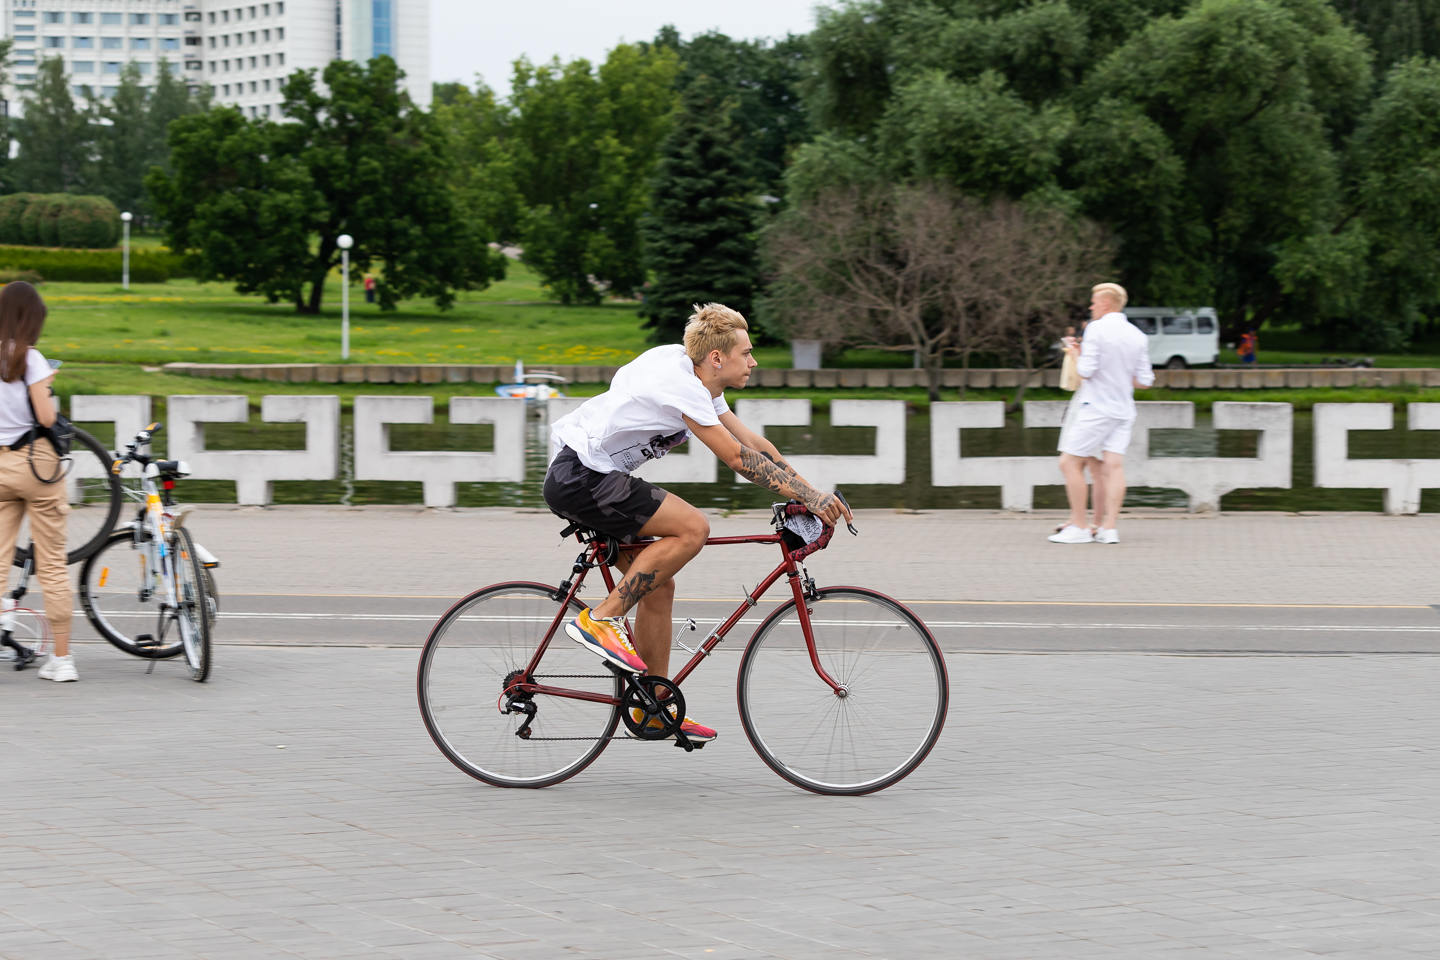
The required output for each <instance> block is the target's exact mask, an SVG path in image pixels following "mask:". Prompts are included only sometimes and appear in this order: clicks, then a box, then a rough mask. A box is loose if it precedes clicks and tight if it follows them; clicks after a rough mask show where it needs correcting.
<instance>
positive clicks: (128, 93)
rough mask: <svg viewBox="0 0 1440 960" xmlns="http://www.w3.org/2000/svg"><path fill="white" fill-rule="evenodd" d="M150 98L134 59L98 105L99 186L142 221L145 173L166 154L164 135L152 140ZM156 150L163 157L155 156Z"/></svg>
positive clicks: (144, 198) (103, 191)
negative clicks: (147, 120) (148, 117)
mask: <svg viewBox="0 0 1440 960" xmlns="http://www.w3.org/2000/svg"><path fill="white" fill-rule="evenodd" d="M148 100H149V97H148V96H147V94H146V91H145V88H144V87H142V86H141V85H140V68H139V67H138V66H137V65H136V64H135V62H134V61H133V60H132V61H131V62H129V63H127V64H125V69H124V70H122V71H121V73H120V84H119V86H118V87H117V88H116V90H115V93H114V95H113V96H111V97H110V99H109V100H106V101H102V102H100V103H98V104H97V105H96V113H98V114H99V116H100V123H99V124H98V125H97V126H96V128H95V141H96V142H95V147H96V151H95V152H96V157H95V166H96V173H97V176H96V178H95V179H96V186H97V188H98V189H99V191H100V193H102V194H104V195H105V196H106V197H109V198H110V202H112V203H114V204H115V206H116V207H117V208H119V209H120V210H124V211H128V212H130V213H131V214H133V215H134V216H135V217H137V218H139V219H140V220H142V221H143V219H144V212H145V207H146V206H147V204H146V202H145V201H146V197H145V173H146V171H147V170H149V169H150V164H151V163H152V162H157V161H158V159H161V158H163V157H164V155H165V154H166V149H165V139H164V137H163V136H162V137H161V138H160V140H159V142H158V143H157V142H155V141H152V140H151V133H150V130H149V129H147V127H148V124H147V123H146V117H147V115H148V112H149V106H150V105H149V103H148V102H147V101H148ZM157 151H158V152H159V153H160V158H156V157H155V154H156V152H157ZM137 226H138V224H137Z"/></svg>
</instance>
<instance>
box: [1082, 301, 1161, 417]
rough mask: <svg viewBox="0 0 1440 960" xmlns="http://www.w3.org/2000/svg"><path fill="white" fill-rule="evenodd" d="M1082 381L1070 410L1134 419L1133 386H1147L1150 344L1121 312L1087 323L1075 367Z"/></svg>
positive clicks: (1150, 379) (1150, 372)
mask: <svg viewBox="0 0 1440 960" xmlns="http://www.w3.org/2000/svg"><path fill="white" fill-rule="evenodd" d="M1075 367H1076V369H1077V370H1079V371H1080V376H1082V377H1084V378H1085V379H1084V380H1082V381H1081V383H1080V389H1079V390H1076V391H1075V399H1074V400H1073V401H1072V405H1073V406H1072V409H1073V408H1080V409H1085V408H1088V409H1089V410H1091V411H1093V412H1095V413H1098V414H1100V415H1101V416H1103V417H1114V418H1115V419H1117V420H1129V419H1133V418H1134V416H1135V384H1136V383H1139V384H1140V385H1141V386H1146V387H1148V386H1150V384H1152V383H1154V382H1155V373H1154V371H1153V370H1151V369H1150V344H1149V342H1148V341H1146V339H1145V334H1143V333H1141V332H1140V331H1139V330H1138V329H1137V328H1136V327H1135V325H1134V324H1132V323H1131V322H1130V321H1129V320H1127V319H1125V314H1123V313H1107V314H1105V315H1104V316H1103V317H1100V318H1099V319H1098V320H1091V321H1090V325H1089V326H1087V327H1086V328H1085V336H1084V338H1083V339H1082V340H1081V341H1080V359H1079V361H1078V362H1077V363H1076V364H1075Z"/></svg>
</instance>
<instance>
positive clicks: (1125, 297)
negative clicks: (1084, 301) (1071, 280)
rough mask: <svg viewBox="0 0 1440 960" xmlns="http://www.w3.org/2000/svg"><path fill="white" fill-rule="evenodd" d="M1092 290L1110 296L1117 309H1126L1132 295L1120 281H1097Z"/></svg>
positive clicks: (1093, 292)
mask: <svg viewBox="0 0 1440 960" xmlns="http://www.w3.org/2000/svg"><path fill="white" fill-rule="evenodd" d="M1090 292H1091V293H1092V294H1095V293H1098V294H1101V295H1102V296H1106V297H1109V298H1110V302H1111V303H1113V304H1115V309H1116V310H1124V309H1125V304H1127V303H1129V302H1130V295H1129V294H1128V293H1126V292H1125V288H1124V287H1122V286H1120V284H1118V283H1097V284H1095V286H1093V287H1091V288H1090Z"/></svg>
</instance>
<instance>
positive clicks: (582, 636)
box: [565, 607, 645, 673]
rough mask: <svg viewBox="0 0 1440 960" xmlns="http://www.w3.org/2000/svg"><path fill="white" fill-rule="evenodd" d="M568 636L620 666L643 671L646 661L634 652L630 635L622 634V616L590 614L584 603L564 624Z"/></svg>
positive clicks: (623, 628)
mask: <svg viewBox="0 0 1440 960" xmlns="http://www.w3.org/2000/svg"><path fill="white" fill-rule="evenodd" d="M565 632H566V633H567V634H569V636H570V639H571V640H574V641H575V642H576V643H578V644H580V646H582V647H588V648H589V649H590V650H592V651H594V652H595V653H597V654H599V655H600V656H602V657H604V658H605V659H606V660H608V661H610V662H611V663H613V664H615V666H617V667H619V668H621V669H622V670H629V671H630V672H631V673H644V672H645V661H644V660H641V659H640V654H638V653H636V652H635V647H634V646H632V645H631V643H630V638H629V637H628V636H626V634H625V618H624V617H592V616H590V610H589V608H588V607H587V608H586V609H584V610H581V611H580V616H578V617H576V618H575V619H574V620H571V621H570V622H569V623H567V624H565Z"/></svg>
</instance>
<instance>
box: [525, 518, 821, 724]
mask: <svg viewBox="0 0 1440 960" xmlns="http://www.w3.org/2000/svg"><path fill="white" fill-rule="evenodd" d="M576 539H577V540H580V542H581V543H584V544H585V545H586V546H585V550H584V552H582V553H581V554H580V556H579V557H577V558H576V560H575V567H574V572H575V578H574V580H573V581H566V582H565V583H562V584H561V585H560V587H559V588H557V589H556V591H555V598H556V599H557V600H561V601H562V602H561V604H560V606H559V609H558V612H557V613H556V615H555V619H554V620H553V621H551V623H550V628H549V629H548V630H547V631H546V632H545V636H544V637H543V638H542V639H541V641H540V645H539V647H537V648H536V650H535V654H534V656H532V657H531V658H530V662H529V664H528V665H527V666H526V668H525V676H526V677H530V678H533V677H534V676H535V673H536V670H537V669H538V668H539V666H540V661H541V660H542V659H543V658H544V656H545V651H546V650H548V649H549V648H550V641H551V640H553V639H554V637H555V633H556V631H557V630H559V629H560V627H561V624H562V623H563V622H564V620H565V619H566V614H567V611H568V610H569V607H570V601H571V600H572V599H574V597H575V595H576V594H577V593H579V591H580V587H581V585H582V584H583V583H584V582H585V575H586V573H587V572H588V571H589V570H590V569H591V568H593V567H599V568H600V575H601V578H602V579H603V580H604V581H605V588H606V592H607V593H609V592H610V591H612V590H614V589H615V577H614V574H613V572H612V567H613V562H612V558H611V557H610V553H611V549H612V546H611V541H609V540H607V539H604V538H601V539H597V540H592V541H588V542H587V541H585V540H584V539H583V538H582V537H581V535H580V534H578V533H577V534H576ZM653 542H654V541H653V540H644V541H640V542H638V543H622V544H617V545H615V546H616V547H618V549H619V550H620V551H623V552H625V553H638V552H639V551H641V550H643V549H645V548H646V547H647V546H649V545H650V544H651V543H653ZM742 543H762V544H765V543H773V544H778V545H779V546H780V552H781V560H780V563H779V564H777V565H776V566H775V569H773V570H771V571H770V573H769V574H767V575H766V576H765V577H764V579H762V580H761V581H760V582H759V583H758V584H756V585H755V588H754V589H753V590H751V591H749V592H748V593H746V594H745V597H744V598H743V599H742V600H741V601H740V603H739V605H738V606H737V607H736V608H735V611H734V612H733V613H731V614H730V616H729V617H727V618H726V619H725V621H724V622H723V623H721V624H720V625H719V626H717V627H716V628H715V629H713V630H711V631H710V634H709V636H707V637H706V638H705V639H704V640H703V641H702V642H701V643H700V645H699V646H698V647H696V648H695V652H694V653H693V654H692V655H691V657H690V659H689V661H687V662H686V664H685V665H684V666H683V667H681V668H680V671H679V672H678V673H677V674H675V676H674V677H671V678H669V680H670V681H671V682H672V683H673V684H674V685H675V687H677V688H678V687H679V686H680V684H682V683H683V682H684V681H685V678H686V677H688V676H690V674H691V673H692V672H694V670H695V668H696V667H698V666H699V665H700V661H701V660H703V659H705V658H706V657H708V656H710V654H711V652H712V651H713V650H714V649H715V648H716V647H717V646H719V645H720V642H721V641H722V640H724V639H725V636H726V635H727V634H728V633H729V632H730V630H731V629H733V628H734V627H735V625H736V624H737V623H739V622H740V621H741V620H742V619H743V618H744V616H745V614H747V613H749V612H750V611H751V610H752V609H753V608H754V607H755V606H756V605H757V604H759V602H760V598H761V597H762V596H764V594H765V592H766V591H767V590H769V589H770V587H772V586H774V585H775V582H776V581H777V580H779V579H780V578H781V577H782V576H783V577H785V578H786V579H788V580H789V582H790V592H791V595H792V596H793V597H794V598H795V608H796V613H797V615H798V617H799V620H800V629H801V632H802V633H803V635H804V637H805V646H806V648H807V652H808V653H809V656H810V665H811V666H812V667H813V668H814V670H815V674H816V675H817V676H818V677H819V678H820V679H821V680H823V681H824V682H825V683H826V684H827V685H828V686H829V687H830V689H831V690H833V691H835V692H836V693H842V692H843V688H842V687H841V685H840V684H839V683H837V682H836V681H835V680H834V678H833V677H831V676H830V674H829V673H827V672H826V670H825V668H824V666H822V665H821V663H820V658H819V656H818V655H817V654H816V652H815V635H814V632H813V631H812V629H811V625H810V609H809V607H808V605H807V600H809V599H811V597H812V595H813V593H814V590H815V581H814V580H813V579H812V578H811V577H810V575H809V573H808V571H806V570H805V569H804V566H803V565H802V564H801V562H800V561H798V560H796V559H794V558H793V557H792V556H791V550H790V548H789V547H788V546H787V545H786V544H785V542H784V541H783V540H782V539H781V535H780V534H779V533H770V534H755V535H753V536H742V537H710V538H709V539H707V540H706V541H705V545H706V546H722V545H729V544H742ZM802 574H803V576H802ZM517 694H546V695H548V696H552V697H568V698H570V699H573V700H589V701H591V702H594V703H605V704H615V703H618V702H619V700H618V699H617V698H616V697H614V696H609V695H606V694H602V693H595V692H592V691H588V690H572V689H570V688H568V687H552V686H550V685H548V684H543V683H535V682H533V679H532V681H531V682H521V683H516V684H514V685H513V686H511V687H510V688H509V689H507V690H505V691H504V692H503V693H502V694H501V701H502V702H503V701H504V700H505V698H507V697H512V696H515V695H517Z"/></svg>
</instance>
